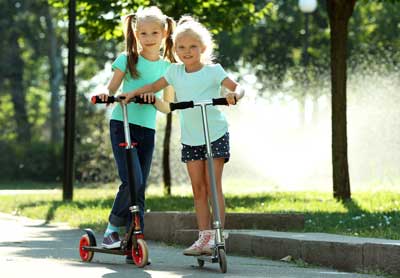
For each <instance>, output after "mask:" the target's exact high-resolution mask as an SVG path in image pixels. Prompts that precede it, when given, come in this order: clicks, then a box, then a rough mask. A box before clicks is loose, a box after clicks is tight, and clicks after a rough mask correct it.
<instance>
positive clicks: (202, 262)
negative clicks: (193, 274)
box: [197, 259, 204, 267]
mask: <svg viewBox="0 0 400 278" xmlns="http://www.w3.org/2000/svg"><path fill="white" fill-rule="evenodd" d="M197 264H198V265H199V267H203V266H204V260H201V259H197Z"/></svg>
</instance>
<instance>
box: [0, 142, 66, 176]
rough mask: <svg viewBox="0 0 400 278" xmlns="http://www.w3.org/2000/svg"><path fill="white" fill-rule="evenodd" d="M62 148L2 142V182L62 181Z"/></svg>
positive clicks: (38, 143)
mask: <svg viewBox="0 0 400 278" xmlns="http://www.w3.org/2000/svg"><path fill="white" fill-rule="evenodd" d="M61 151H62V148H61V146H51V145H49V144H47V143H43V142H37V141H33V142H31V143H30V144H29V145H22V144H18V143H13V142H10V143H6V142H4V141H0V152H1V153H2V154H3V155H1V156H0V165H1V168H2V171H1V172H2V176H1V177H0V179H1V180H17V179H18V180H32V181H57V180H60V177H61V173H62V167H63V160H62V156H61Z"/></svg>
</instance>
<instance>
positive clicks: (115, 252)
mask: <svg viewBox="0 0 400 278" xmlns="http://www.w3.org/2000/svg"><path fill="white" fill-rule="evenodd" d="M82 249H83V250H85V251H91V252H97V253H106V254H113V255H126V254H127V253H130V252H129V250H122V249H119V248H114V249H106V248H104V247H99V246H83V247H82Z"/></svg>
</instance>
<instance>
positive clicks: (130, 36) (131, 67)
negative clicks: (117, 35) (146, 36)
mask: <svg viewBox="0 0 400 278" xmlns="http://www.w3.org/2000/svg"><path fill="white" fill-rule="evenodd" d="M134 17H136V15H135V14H130V15H128V16H127V18H126V25H127V26H126V31H125V34H126V35H125V36H126V39H125V41H126V44H125V51H126V53H127V56H128V63H127V72H128V71H129V73H130V74H131V76H132V78H138V77H139V72H138V71H137V69H136V64H137V63H138V60H139V52H138V45H137V41H136V37H135V33H134V31H133V28H132V20H133V18H134Z"/></svg>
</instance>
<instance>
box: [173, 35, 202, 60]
mask: <svg viewBox="0 0 400 278" xmlns="http://www.w3.org/2000/svg"><path fill="white" fill-rule="evenodd" d="M204 50H205V47H204V45H203V44H202V43H201V41H200V40H199V39H198V38H196V37H195V36H193V35H187V34H183V35H180V36H178V37H177V38H176V40H175V51H176V54H177V55H178V57H179V59H180V60H181V61H182V63H184V64H185V65H186V66H190V65H198V64H200V63H201V54H202V53H203V52H204Z"/></svg>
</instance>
